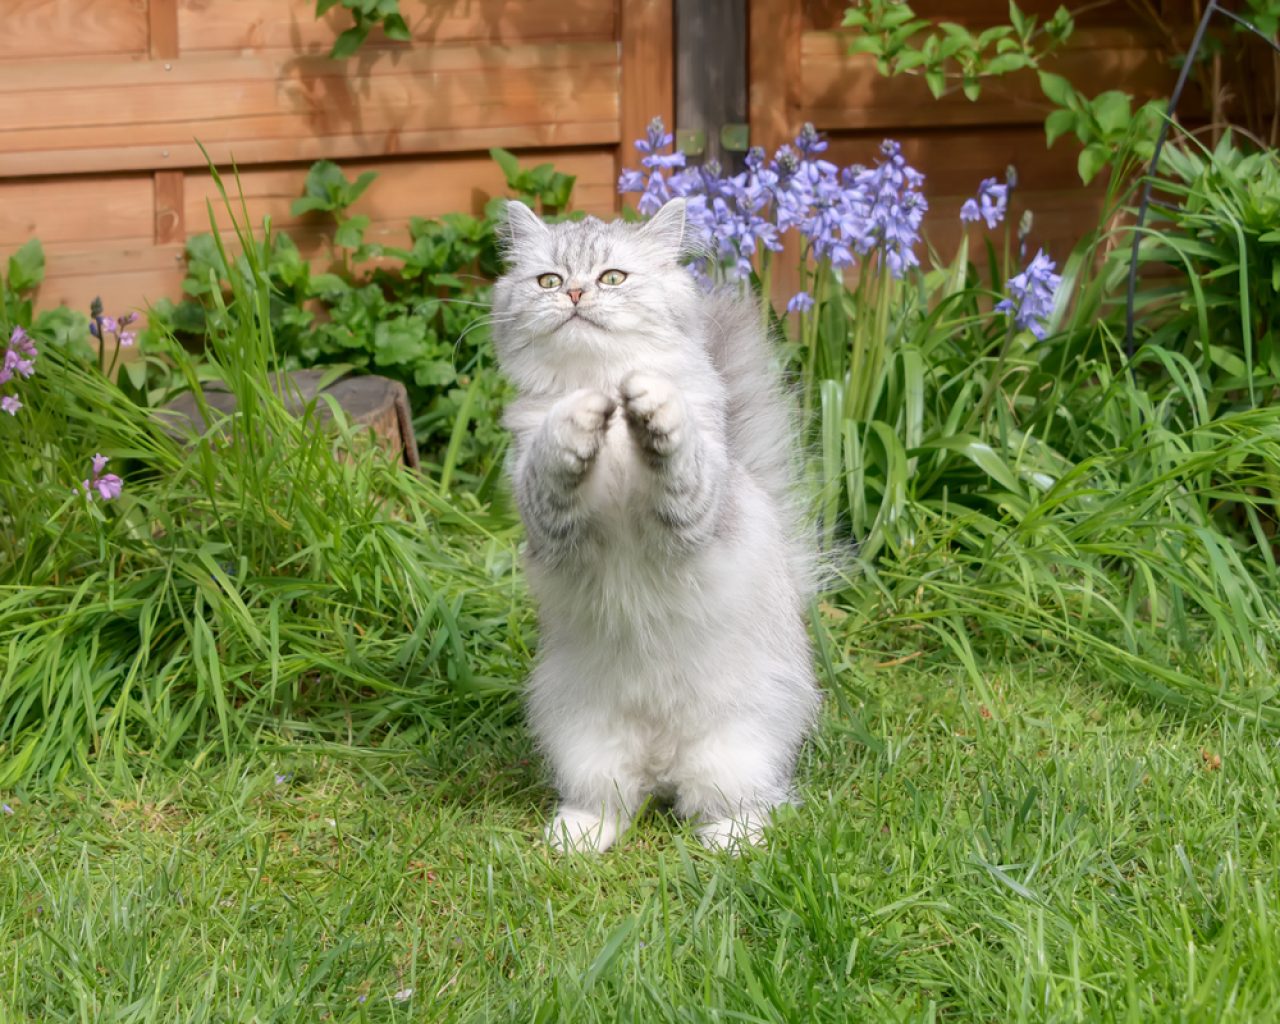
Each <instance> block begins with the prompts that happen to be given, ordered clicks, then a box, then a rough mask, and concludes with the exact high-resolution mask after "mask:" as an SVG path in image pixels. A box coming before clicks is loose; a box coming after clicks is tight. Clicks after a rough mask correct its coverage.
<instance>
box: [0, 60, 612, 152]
mask: <svg viewBox="0 0 1280 1024" xmlns="http://www.w3.org/2000/svg"><path fill="white" fill-rule="evenodd" d="M618 133H619V126H618V59H617V49H616V47H615V46H614V45H612V44H607V43H569V44H546V45H530V46H517V47H510V48H495V47H473V46H456V47H436V48H432V49H426V50H421V51H413V52H405V53H397V54H383V55H381V57H378V58H375V59H373V60H372V62H371V64H370V65H369V66H368V67H367V68H365V69H364V71H363V72H362V73H361V74H360V75H358V76H356V75H353V74H352V72H351V71H350V69H349V68H348V66H347V65H346V64H342V63H338V62H334V61H331V60H329V59H328V58H327V57H317V58H312V57H302V58H294V57H289V56H285V55H265V56H248V57H239V56H229V55H205V56H201V57H183V58H181V59H179V60H175V61H173V62H172V63H168V62H166V63H165V64H161V63H159V62H155V61H143V62H119V61H101V60H85V61H79V62H76V63H75V64H74V65H64V66H59V67H57V68H55V67H53V66H51V65H50V64H48V62H42V61H13V62H7V63H0V177H6V176H14V175H34V174H53V173H67V172H89V171H99V172H100V171H104V170H125V169H134V168H145V169H159V168H170V167H194V166H202V165H203V164H204V162H205V161H204V157H203V155H202V154H201V153H200V150H199V147H198V146H197V144H196V141H195V140H196V139H199V140H201V141H202V142H204V143H205V145H206V146H207V147H208V149H209V152H210V155H211V156H212V157H213V159H214V160H215V161H219V162H226V161H228V160H230V159H231V158H232V156H234V157H235V158H236V159H238V160H239V161H240V162H241V163H260V162H266V161H272V160H275V161H287V160H303V159H313V158H317V157H320V156H330V157H347V156H372V155H383V154H388V153H400V152H438V151H450V150H453V151H457V150H466V149H482V148H487V147H488V146H491V145H503V146H507V147H511V146H536V145H586V144H593V143H610V144H612V143H616V142H617V140H618Z"/></svg>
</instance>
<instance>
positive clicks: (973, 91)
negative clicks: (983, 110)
mask: <svg viewBox="0 0 1280 1024" xmlns="http://www.w3.org/2000/svg"><path fill="white" fill-rule="evenodd" d="M960 91H961V92H963V93H964V98H965V99H967V100H968V101H969V102H970V103H973V102H974V101H975V100H977V98H978V96H979V95H980V94H981V92H982V87H981V86H980V85H979V84H978V80H977V79H976V78H974V77H973V76H972V75H966V76H965V79H964V84H963V85H961V86H960Z"/></svg>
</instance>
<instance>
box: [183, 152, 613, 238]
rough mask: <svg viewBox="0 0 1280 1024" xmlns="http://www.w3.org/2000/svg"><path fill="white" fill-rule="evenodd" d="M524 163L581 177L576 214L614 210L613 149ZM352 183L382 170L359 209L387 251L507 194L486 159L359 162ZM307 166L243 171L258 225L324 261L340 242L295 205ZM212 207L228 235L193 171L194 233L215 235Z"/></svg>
mask: <svg viewBox="0 0 1280 1024" xmlns="http://www.w3.org/2000/svg"><path fill="white" fill-rule="evenodd" d="M517 155H518V156H519V157H520V160H521V162H522V163H524V164H526V165H528V164H535V163H543V162H546V161H554V162H555V165H556V167H557V168H559V169H560V170H562V171H564V172H565V173H566V174H573V175H575V176H576V177H577V179H578V180H577V183H576V185H575V186H574V202H573V208H574V209H578V210H584V211H585V212H587V213H593V214H596V215H599V216H605V217H607V216H609V215H610V214H611V213H612V211H613V207H614V191H615V190H614V178H613V153H612V151H611V150H609V149H597V150H589V151H574V152H570V153H555V152H549V151H546V150H538V151H532V152H528V153H525V152H520V153H518V154H517ZM342 169H343V171H344V172H345V173H346V174H347V176H348V177H350V178H354V177H356V176H357V175H359V174H362V173H364V172H365V171H376V172H377V174H378V178H377V179H376V180H375V181H374V183H373V184H372V185H371V186H370V187H369V189H368V191H367V192H365V194H364V195H363V196H361V197H360V200H359V202H357V203H356V205H355V206H353V207H352V212H353V213H358V214H364V215H365V216H367V217H368V218H369V220H370V223H369V227H368V229H367V230H366V232H365V237H366V239H368V240H369V241H371V242H378V243H380V244H382V245H403V244H404V243H405V241H406V240H407V237H408V235H407V228H408V222H409V219H410V218H411V217H435V216H439V215H440V214H444V213H449V212H453V211H466V212H470V213H476V214H478V213H480V212H481V211H482V210H483V209H484V204H485V203H486V202H488V201H489V199H491V198H492V197H494V196H500V195H505V194H506V185H505V181H504V179H503V176H502V172H501V170H500V169H499V168H498V165H497V164H496V163H494V162H493V161H492V160H491V159H490V158H489V157H488V156H487V155H486V156H454V157H445V158H438V159H432V160H429V161H425V160H395V161H385V160H383V161H352V162H350V163H344V164H343V165H342ZM305 178H306V168H305V167H278V168H261V169H251V170H245V171H242V172H241V175H240V184H241V187H242V188H243V190H244V199H245V204H246V206H247V208H248V211H249V219H250V222H251V224H252V225H253V226H254V227H255V228H257V227H259V226H260V225H261V223H262V218H263V217H265V216H270V217H271V222H272V225H273V227H274V228H275V229H276V230H282V231H286V232H288V234H289V235H290V236H292V237H293V238H294V240H295V241H296V242H297V243H298V245H299V247H300V248H301V249H302V251H303V253H304V254H305V255H307V256H309V257H313V258H314V257H322V256H323V255H324V254H325V253H326V252H327V251H328V249H327V243H328V240H329V239H330V238H331V237H332V226H331V223H330V221H329V219H328V218H326V217H323V216H319V215H316V214H307V215H303V216H300V217H298V216H294V215H293V213H291V212H290V207H291V206H292V205H293V201H294V200H295V199H296V198H297V197H298V196H300V195H301V194H302V190H303V182H304V180H305ZM208 203H212V204H213V206H214V212H215V214H216V215H217V216H218V219H219V222H220V225H221V227H222V228H224V229H225V228H226V227H227V226H228V225H227V218H226V215H225V213H224V212H223V211H222V209H221V199H220V197H219V196H218V192H217V189H216V188H215V187H214V184H213V181H212V179H211V178H210V176H209V175H208V174H206V173H204V172H201V171H192V172H189V173H188V174H187V179H186V223H187V227H188V231H189V232H191V233H192V234H194V233H196V232H199V231H207V230H209V217H208V212H207V211H208V207H207V204H208Z"/></svg>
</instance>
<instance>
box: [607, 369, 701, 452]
mask: <svg viewBox="0 0 1280 1024" xmlns="http://www.w3.org/2000/svg"><path fill="white" fill-rule="evenodd" d="M622 409H623V412H624V414H625V415H626V417H627V424H628V425H629V426H630V428H631V436H632V437H633V438H635V440H636V443H637V444H638V445H640V447H641V448H642V449H643V450H644V451H646V452H649V453H651V454H653V455H658V456H662V457H665V456H668V455H670V454H671V453H672V452H674V451H675V450H676V449H677V448H679V447H680V444H681V441H682V440H683V438H684V428H685V421H686V419H687V414H686V411H685V405H684V399H683V398H681V397H680V392H678V391H677V390H676V388H675V385H674V384H672V383H671V381H669V380H667V378H665V377H659V376H657V375H656V374H652V373H633V374H631V375H630V376H628V377H627V378H626V380H624V381H623V382H622Z"/></svg>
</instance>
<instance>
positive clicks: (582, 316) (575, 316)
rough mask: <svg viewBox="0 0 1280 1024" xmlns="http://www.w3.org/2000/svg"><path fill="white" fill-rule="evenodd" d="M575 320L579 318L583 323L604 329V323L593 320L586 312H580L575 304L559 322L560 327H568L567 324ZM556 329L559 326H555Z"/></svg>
mask: <svg viewBox="0 0 1280 1024" xmlns="http://www.w3.org/2000/svg"><path fill="white" fill-rule="evenodd" d="M575 320H581V321H582V322H583V323H588V324H590V325H591V326H592V327H596V328H599V329H600V330H604V324H602V323H600V321H599V320H593V319H592V318H591V317H589V316H587V314H586V313H584V312H582V310H580V309H578V308H577V307H576V306H575V307H574V309H573V312H571V313H570V314H569V315H568V316H567V317H565V318H564V321H563V322H562V323H561V324H560V327H568V326H569V324H571V323H573V322H574V321H575ZM557 330H559V328H557Z"/></svg>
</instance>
